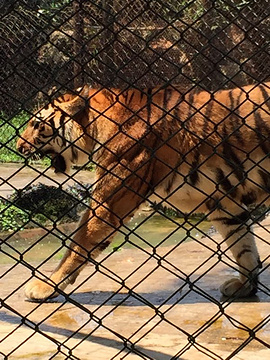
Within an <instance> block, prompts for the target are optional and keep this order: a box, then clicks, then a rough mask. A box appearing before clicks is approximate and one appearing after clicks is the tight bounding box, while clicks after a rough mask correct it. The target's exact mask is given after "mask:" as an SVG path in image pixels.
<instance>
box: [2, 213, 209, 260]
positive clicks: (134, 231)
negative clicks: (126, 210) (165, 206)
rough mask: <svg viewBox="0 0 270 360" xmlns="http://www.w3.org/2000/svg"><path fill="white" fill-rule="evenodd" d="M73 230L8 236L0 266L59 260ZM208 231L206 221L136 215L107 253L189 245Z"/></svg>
mask: <svg viewBox="0 0 270 360" xmlns="http://www.w3.org/2000/svg"><path fill="white" fill-rule="evenodd" d="M72 229H73V227H70V229H69V231H68V230H67V229H65V230H61V231H58V230H57V229H53V230H52V231H51V232H50V233H48V232H46V231H45V230H37V229H34V230H32V231H22V232H20V233H19V236H18V234H16V235H15V234H14V236H13V235H9V236H8V237H7V238H6V240H4V241H2V244H1V249H0V263H1V264H9V263H14V262H17V261H19V260H20V259H21V260H24V261H27V262H28V261H29V262H32V261H35V262H40V261H43V260H44V259H46V258H49V257H50V258H53V259H54V260H59V259H60V258H61V257H62V255H63V253H64V251H65V249H64V247H63V244H65V242H66V241H67V243H68V241H69V240H68V237H67V236H66V235H65V234H68V232H71V231H72ZM209 229H210V223H209V222H207V221H199V220H188V222H187V221H185V220H183V219H180V218H171V219H167V218H165V217H164V216H162V215H158V214H155V215H151V214H150V213H148V212H147V213H144V212H142V213H141V214H139V215H137V216H136V217H135V218H133V219H132V220H131V222H130V223H129V224H128V225H127V226H125V227H123V228H122V229H121V230H120V231H119V232H118V233H117V235H116V236H115V239H114V241H113V243H112V245H111V246H110V247H109V249H108V250H107V251H112V250H117V249H119V248H122V247H123V248H134V249H138V247H144V248H145V247H148V246H168V245H173V244H176V243H178V242H180V241H189V240H192V239H196V238H201V237H202V236H203V235H205V234H206V233H207V232H208V231H209Z"/></svg>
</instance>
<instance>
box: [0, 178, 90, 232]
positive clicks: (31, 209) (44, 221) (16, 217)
mask: <svg viewBox="0 0 270 360" xmlns="http://www.w3.org/2000/svg"><path fill="white" fill-rule="evenodd" d="M89 196H90V184H85V185H82V186H78V185H73V186H70V187H68V188H67V189H66V190H65V191H64V190H62V189H61V188H58V187H55V186H48V185H44V184H38V185H31V186H29V187H27V188H26V189H23V190H19V191H16V192H15V193H14V194H13V195H12V196H10V197H9V199H8V200H0V231H15V230H21V229H24V228H25V227H27V228H29V227H38V226H48V225H53V224H54V223H56V222H59V223H67V222H73V221H78V219H79V217H80V213H81V211H82V210H84V209H85V208H86V204H87V203H88V201H89Z"/></svg>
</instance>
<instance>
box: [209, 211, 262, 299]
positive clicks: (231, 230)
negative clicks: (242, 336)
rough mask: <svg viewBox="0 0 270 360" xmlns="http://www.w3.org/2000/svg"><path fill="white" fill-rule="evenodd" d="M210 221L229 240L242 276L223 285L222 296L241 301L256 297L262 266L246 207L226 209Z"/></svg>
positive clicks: (213, 215) (228, 243)
mask: <svg viewBox="0 0 270 360" xmlns="http://www.w3.org/2000/svg"><path fill="white" fill-rule="evenodd" d="M210 218H211V219H212V222H213V224H214V226H215V227H216V229H217V230H218V232H219V233H220V234H221V235H222V236H223V238H224V239H225V240H226V243H227V245H228V248H229V249H230V250H231V252H232V254H233V257H234V259H235V262H236V263H237V265H238V267H239V273H240V275H239V277H233V278H231V279H229V280H227V281H226V282H225V283H224V284H223V285H221V287H220V291H221V293H222V294H223V295H225V296H227V297H238V298H241V297H248V296H252V295H254V294H256V292H257V284H258V272H259V268H260V267H261V263H260V259H259V254H258V250H257V247H256V243H255V238H254V234H253V231H252V221H251V220H250V213H249V212H248V211H247V210H245V209H244V208H243V207H241V206H237V205H235V206H232V207H230V208H229V210H228V211H226V210H225V209H223V210H216V211H214V212H213V213H212V214H211V216H210Z"/></svg>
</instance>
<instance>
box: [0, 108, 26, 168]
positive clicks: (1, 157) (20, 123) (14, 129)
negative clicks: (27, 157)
mask: <svg viewBox="0 0 270 360" xmlns="http://www.w3.org/2000/svg"><path fill="white" fill-rule="evenodd" d="M28 119H29V114H27V113H25V112H21V113H20V114H18V115H16V116H15V117H13V118H11V119H9V118H8V117H6V116H5V115H4V114H1V113H0V162H19V161H23V159H24V157H23V156H22V155H20V154H19V153H18V152H17V151H16V142H17V140H18V136H17V134H18V133H21V132H22V131H23V128H24V127H25V124H26V123H27V122H28Z"/></svg>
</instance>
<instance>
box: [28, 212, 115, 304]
mask: <svg viewBox="0 0 270 360" xmlns="http://www.w3.org/2000/svg"><path fill="white" fill-rule="evenodd" d="M118 227H119V219H117V217H116V216H115V215H114V214H113V212H111V211H109V209H106V206H100V207H98V209H96V211H95V214H93V212H92V211H91V210H87V211H86V212H85V213H84V215H83V216H82V219H81V221H80V224H79V227H78V230H77V232H76V235H75V236H74V239H73V241H72V242H71V244H70V246H69V249H68V250H67V251H66V253H65V255H64V257H63V259H62V260H61V262H60V264H59V265H58V267H57V268H56V269H55V270H54V272H53V273H52V275H51V277H50V279H47V280H46V279H44V280H42V279H33V280H32V281H30V282H29V283H28V284H27V285H26V287H25V294H26V297H27V298H28V299H31V300H39V301H41V300H45V299H48V298H53V297H56V296H58V295H59V294H58V292H57V290H58V289H60V290H64V289H65V288H66V287H67V285H68V284H73V283H74V282H75V280H76V278H77V276H78V275H79V273H80V272H81V270H82V269H83V268H84V266H85V265H86V264H87V263H89V261H91V259H95V258H96V257H97V256H98V255H99V254H100V253H101V251H102V250H104V249H105V248H106V247H107V246H108V245H109V244H110V242H111V240H112V238H113V235H114V233H115V231H116V229H117V228H118Z"/></svg>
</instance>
